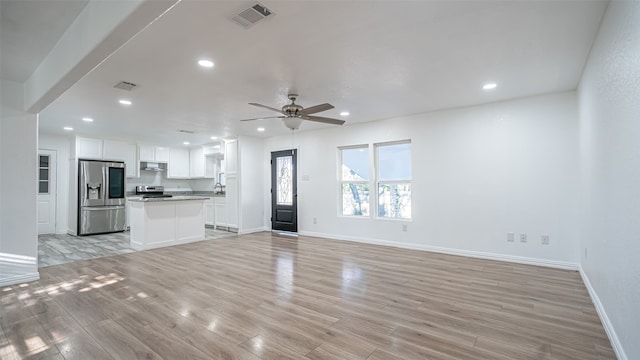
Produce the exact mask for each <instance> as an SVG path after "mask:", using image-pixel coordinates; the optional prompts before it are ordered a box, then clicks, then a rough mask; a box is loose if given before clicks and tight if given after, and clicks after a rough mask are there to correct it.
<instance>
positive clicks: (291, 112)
mask: <svg viewBox="0 0 640 360" xmlns="http://www.w3.org/2000/svg"><path fill="white" fill-rule="evenodd" d="M287 97H288V98H289V100H291V104H287V105H285V106H283V107H282V109H276V108H273V107H271V106H267V105H262V104H257V103H249V105H253V106H257V107H262V108H265V109H269V110H273V111H276V112H279V113H282V115H281V116H269V117H259V118H254V119H244V120H240V121H253V120H260V119H275V118H277V119H282V121H283V122H284V125H285V126H286V127H288V128H289V129H291V130H297V129H298V128H299V127H300V124H301V123H302V120H309V121H315V122H319V123H324V124H333V125H342V124H344V120H338V119H333V118H328V117H322V116H311V114H315V113H319V112H322V111H326V110H331V109H333V105H331V104H327V103H324V104H320V105H315V106H311V107H308V108H303V107H302V106H300V105H298V104H296V99H297V98H298V94H289V95H287Z"/></svg>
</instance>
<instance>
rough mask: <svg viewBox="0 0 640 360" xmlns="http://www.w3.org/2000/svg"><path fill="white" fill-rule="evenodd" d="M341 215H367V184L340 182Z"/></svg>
mask: <svg viewBox="0 0 640 360" xmlns="http://www.w3.org/2000/svg"><path fill="white" fill-rule="evenodd" d="M342 215H362V216H369V185H368V184H354V183H343V184H342Z"/></svg>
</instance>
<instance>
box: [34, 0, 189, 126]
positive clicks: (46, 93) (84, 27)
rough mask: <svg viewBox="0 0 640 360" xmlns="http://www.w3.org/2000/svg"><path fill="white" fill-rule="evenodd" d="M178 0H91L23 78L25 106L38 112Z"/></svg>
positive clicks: (178, 0)
mask: <svg viewBox="0 0 640 360" xmlns="http://www.w3.org/2000/svg"><path fill="white" fill-rule="evenodd" d="M178 2H180V0H128V1H101V0H91V1H90V2H89V3H88V4H87V6H86V7H85V8H84V9H83V10H82V12H81V13H80V15H78V17H77V18H76V19H75V20H74V21H73V23H72V24H71V25H70V26H69V28H68V29H67V30H66V31H65V33H64V34H63V35H62V37H60V39H59V40H58V42H57V43H56V45H55V46H54V47H53V49H52V50H51V52H50V53H49V55H47V57H46V58H45V59H44V60H43V61H42V63H40V65H39V66H38V68H37V69H36V70H35V71H34V73H33V74H32V75H31V77H30V78H29V79H28V80H27V81H26V82H25V84H24V106H25V110H26V111H27V112H30V113H38V112H40V111H41V110H42V109H44V108H45V107H46V106H47V105H49V104H50V103H51V102H52V101H54V100H55V99H56V98H57V97H58V96H60V95H61V94H62V93H64V92H65V91H66V90H67V89H69V88H70V87H71V86H72V85H73V84H75V83H76V82H77V81H78V80H80V79H81V78H82V77H83V76H84V75H86V74H87V73H88V72H90V71H91V70H93V69H94V68H95V67H97V66H98V65H100V63H102V61H104V60H105V59H106V58H108V57H109V55H111V54H112V53H113V52H115V51H116V50H118V48H120V47H121V46H122V45H124V44H125V43H126V42H127V41H128V40H129V39H131V38H132V37H133V36H135V35H136V34H137V33H138V32H140V31H141V30H143V29H144V28H146V27H147V26H148V25H150V24H151V23H152V22H153V21H154V20H155V19H157V18H158V17H160V16H161V15H163V14H164V13H165V12H167V11H168V10H169V9H171V8H172V7H173V6H174V5H175V4H177V3H178ZM33 25H34V26H37V24H33Z"/></svg>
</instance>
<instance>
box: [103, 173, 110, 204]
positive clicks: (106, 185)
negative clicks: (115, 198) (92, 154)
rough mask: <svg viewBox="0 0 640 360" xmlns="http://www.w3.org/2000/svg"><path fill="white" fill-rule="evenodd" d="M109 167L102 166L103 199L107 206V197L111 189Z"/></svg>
mask: <svg viewBox="0 0 640 360" xmlns="http://www.w3.org/2000/svg"><path fill="white" fill-rule="evenodd" d="M108 169H109V168H108V167H106V166H105V165H104V164H103V165H102V199H104V204H105V205H106V204H107V199H108V197H107V195H108V194H109V193H108V191H109V190H108V189H109V186H110V184H109V176H108V175H109V174H108V173H107V171H108Z"/></svg>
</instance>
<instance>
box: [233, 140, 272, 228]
mask: <svg viewBox="0 0 640 360" xmlns="http://www.w3.org/2000/svg"><path fill="white" fill-rule="evenodd" d="M263 154H264V141H263V140H262V139H258V138H254V137H249V136H241V137H240V138H238V159H239V160H238V161H239V165H240V191H239V196H240V199H239V200H240V209H241V211H240V214H239V226H238V232H239V233H248V232H255V231H261V230H266V229H267V227H265V223H264V216H265V213H264V211H265V206H264V163H263V161H264V158H263Z"/></svg>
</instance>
